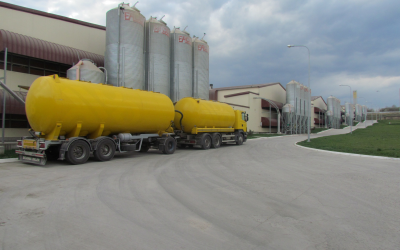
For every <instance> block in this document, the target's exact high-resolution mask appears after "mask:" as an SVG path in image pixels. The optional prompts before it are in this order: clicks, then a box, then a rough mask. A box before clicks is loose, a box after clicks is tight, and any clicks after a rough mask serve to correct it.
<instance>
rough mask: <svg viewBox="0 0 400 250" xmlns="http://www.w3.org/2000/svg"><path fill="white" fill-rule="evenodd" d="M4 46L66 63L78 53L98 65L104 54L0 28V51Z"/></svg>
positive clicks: (35, 56) (32, 55)
mask: <svg viewBox="0 0 400 250" xmlns="http://www.w3.org/2000/svg"><path fill="white" fill-rule="evenodd" d="M5 48H7V49H8V52H10V53H15V54H19V55H24V56H29V57H34V58H39V59H43V60H48V61H52V62H58V63H63V64H67V65H72V63H77V62H78V61H79V59H78V55H79V58H81V59H83V58H87V59H92V60H93V61H94V62H95V63H96V64H97V66H98V67H102V66H104V56H102V55H98V54H95V53H91V52H87V51H83V50H79V49H75V48H71V47H68V46H64V45H60V44H56V43H52V42H48V41H44V40H40V39H37V38H33V37H30V36H25V35H21V34H17V33H14V32H11V31H7V30H3V29H0V51H3V50H4V49H5Z"/></svg>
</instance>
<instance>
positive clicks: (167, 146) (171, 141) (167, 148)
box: [163, 137, 176, 154]
mask: <svg viewBox="0 0 400 250" xmlns="http://www.w3.org/2000/svg"><path fill="white" fill-rule="evenodd" d="M175 149H176V140H175V138H173V137H167V139H165V142H164V150H163V153H164V154H173V153H174V152H175Z"/></svg>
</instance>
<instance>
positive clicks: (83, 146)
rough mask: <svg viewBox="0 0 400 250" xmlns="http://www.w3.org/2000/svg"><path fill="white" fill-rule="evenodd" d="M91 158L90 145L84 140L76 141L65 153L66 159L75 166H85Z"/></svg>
mask: <svg viewBox="0 0 400 250" xmlns="http://www.w3.org/2000/svg"><path fill="white" fill-rule="evenodd" d="M89 156H90V148H89V145H88V144H87V143H86V142H85V141H82V140H76V141H74V142H72V143H71V145H70V146H69V147H68V151H67V152H65V159H66V160H67V162H69V163H70V164H73V165H78V164H83V163H85V162H87V160H88V159H89Z"/></svg>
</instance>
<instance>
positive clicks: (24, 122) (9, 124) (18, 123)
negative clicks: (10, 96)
mask: <svg viewBox="0 0 400 250" xmlns="http://www.w3.org/2000/svg"><path fill="white" fill-rule="evenodd" d="M2 127H3V115H2V114H0V128H2ZM5 127H6V128H30V127H31V126H30V125H29V122H28V118H26V115H14V114H6V122H5Z"/></svg>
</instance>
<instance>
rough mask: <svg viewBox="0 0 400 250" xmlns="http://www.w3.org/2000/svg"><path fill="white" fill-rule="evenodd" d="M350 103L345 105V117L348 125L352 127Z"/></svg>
mask: <svg viewBox="0 0 400 250" xmlns="http://www.w3.org/2000/svg"><path fill="white" fill-rule="evenodd" d="M350 105H351V104H350V103H348V102H346V103H345V116H346V124H347V125H349V126H350V119H351V118H350V112H351V111H350Z"/></svg>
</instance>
